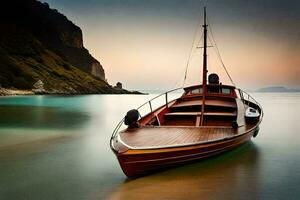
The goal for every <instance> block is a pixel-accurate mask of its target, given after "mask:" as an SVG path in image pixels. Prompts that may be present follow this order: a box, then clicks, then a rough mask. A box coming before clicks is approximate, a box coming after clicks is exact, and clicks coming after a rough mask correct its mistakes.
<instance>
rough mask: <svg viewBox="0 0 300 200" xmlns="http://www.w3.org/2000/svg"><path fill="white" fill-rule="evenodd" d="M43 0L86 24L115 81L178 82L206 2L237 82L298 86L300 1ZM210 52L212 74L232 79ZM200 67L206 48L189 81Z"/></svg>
mask: <svg viewBox="0 0 300 200" xmlns="http://www.w3.org/2000/svg"><path fill="white" fill-rule="evenodd" d="M46 2H48V3H49V4H50V7H51V8H55V9H57V10H58V11H60V12H61V13H63V14H65V15H66V16H67V17H68V18H69V19H70V20H71V21H73V22H74V23H75V24H76V25H78V26H79V27H81V29H82V31H83V37H84V38H83V39H84V45H85V47H86V48H87V49H88V50H89V51H90V53H91V54H92V55H93V56H94V57H95V58H96V59H98V60H99V61H100V62H101V64H102V65H103V67H104V69H105V72H106V77H107V80H108V82H109V83H110V84H113V85H114V84H115V83H116V82H117V81H120V82H122V83H123V85H124V87H125V88H128V89H137V90H145V89H171V88H173V87H175V86H181V85H182V80H183V76H184V70H185V67H186V63H187V59H188V56H189V52H190V49H191V46H192V42H193V38H194V33H195V30H196V29H197V26H198V24H199V22H200V23H202V20H203V18H202V10H203V6H204V5H206V6H207V12H208V19H209V22H210V24H211V28H212V30H213V35H214V38H215V40H216V42H217V44H218V47H219V50H220V52H221V55H222V58H223V61H224V63H225V65H226V66H227V68H228V70H229V72H230V74H231V76H232V78H233V80H234V81H235V83H236V85H237V86H238V87H241V88H245V89H256V88H259V87H265V86H278V85H282V86H286V87H291V88H296V87H300V1H298V0H285V1H281V0H251V1H250V0H243V1H241V0H207V1H200V0H85V1H79V0H46ZM200 28H201V27H200ZM201 31H202V30H201V29H200V31H199V32H198V34H197V37H196V41H199V39H200V37H201V34H202V32H201ZM208 55H209V56H208V57H209V58H208V70H209V72H217V73H219V74H220V76H221V80H222V82H223V83H229V80H228V78H227V77H226V75H225V73H224V70H223V69H222V67H221V63H220V62H219V61H218V60H217V57H216V54H215V52H214V50H213V48H209V51H208ZM201 66H202V49H195V51H194V55H193V56H192V59H191V62H190V66H189V69H188V75H187V79H188V80H187V81H186V84H185V85H186V86H187V85H191V84H194V83H200V82H201Z"/></svg>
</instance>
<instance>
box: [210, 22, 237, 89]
mask: <svg viewBox="0 0 300 200" xmlns="http://www.w3.org/2000/svg"><path fill="white" fill-rule="evenodd" d="M207 22H208V27H209V32H210V34H211V37H212V41H211V42H213V43H214V44H213V46H214V47H215V48H214V50H215V52H216V54H217V56H218V58H219V59H220V62H221V64H222V67H223V69H224V70H225V72H226V74H227V76H228V78H229V79H230V81H231V83H232V85H233V86H235V83H234V82H233V79H232V78H231V76H230V74H229V72H228V70H227V68H226V66H225V64H224V62H223V60H222V57H221V54H220V51H219V48H218V45H217V42H216V40H215V37H214V35H213V32H212V28H211V24H210V22H209V20H208V19H207Z"/></svg>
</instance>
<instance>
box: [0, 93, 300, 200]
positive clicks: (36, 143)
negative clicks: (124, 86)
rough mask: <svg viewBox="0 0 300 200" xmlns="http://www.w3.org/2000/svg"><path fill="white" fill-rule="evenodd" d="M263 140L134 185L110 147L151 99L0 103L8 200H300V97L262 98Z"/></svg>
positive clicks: (1, 169) (1, 188) (2, 177)
mask: <svg viewBox="0 0 300 200" xmlns="http://www.w3.org/2000/svg"><path fill="white" fill-rule="evenodd" d="M254 96H255V97H256V99H257V100H258V101H260V102H261V104H262V106H263V108H264V111H265V118H264V120H263V123H262V125H261V131H260V133H259V135H258V137H257V138H255V139H253V140H252V142H249V143H247V144H245V145H243V146H241V147H239V148H237V149H235V150H233V151H231V152H228V153H225V154H223V155H221V156H217V157H214V158H212V159H208V160H205V161H202V162H199V163H195V164H191V165H187V166H183V167H179V168H175V169H172V170H169V171H165V172H162V173H157V174H154V175H150V176H147V177H143V178H139V179H135V180H128V179H126V177H125V176H124V175H123V173H122V171H121V169H120V167H119V165H118V163H117V160H116V159H115V157H114V155H113V153H112V152H111V151H110V148H109V138H110V135H111V132H112V130H113V128H114V126H115V125H116V123H117V122H118V120H120V118H122V116H123V115H124V113H126V111H127V110H129V109H131V108H134V107H136V106H137V105H140V104H142V103H143V102H144V101H145V100H148V99H149V98H150V96H134V95H90V96H75V97H68V96H67V97H59V96H27V97H20V96H19V97H1V98H0V199H1V200H2V199H30V200H31V199H33V200H34V199H38V200H40V199H45V200H46V199H49V200H53V199H55V200H60V199H63V200H67V199H72V200H76V199H146V200H147V199H149V200H155V199H172V200H173V199H200V198H201V199H251V200H252V199H299V197H300V186H299V185H300V131H299V130H300V123H299V113H300V93H299V94H297V93H291V94H275V93H273V94H254Z"/></svg>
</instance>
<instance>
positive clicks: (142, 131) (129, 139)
mask: <svg viewBox="0 0 300 200" xmlns="http://www.w3.org/2000/svg"><path fill="white" fill-rule="evenodd" d="M250 128H251V127H250V126H243V127H240V128H237V129H234V128H231V127H170V126H168V127H163V126H145V127H143V128H134V129H126V130H123V131H121V132H120V133H119V135H120V139H121V140H122V141H123V142H124V143H125V144H127V145H128V146H130V147H133V148H147V147H148V148H150V147H166V146H179V145H186V144H191V143H199V142H208V141H214V140H219V139H224V138H227V137H231V136H234V135H237V134H241V133H244V132H245V131H246V130H247V129H250Z"/></svg>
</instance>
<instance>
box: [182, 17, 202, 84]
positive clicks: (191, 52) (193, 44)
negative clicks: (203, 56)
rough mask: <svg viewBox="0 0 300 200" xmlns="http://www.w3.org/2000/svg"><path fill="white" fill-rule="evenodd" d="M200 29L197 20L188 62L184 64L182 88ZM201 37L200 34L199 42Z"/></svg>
mask: <svg viewBox="0 0 300 200" xmlns="http://www.w3.org/2000/svg"><path fill="white" fill-rule="evenodd" d="M200 27H201V20H199V22H198V24H197V28H196V29H195V32H194V38H193V43H192V46H191V49H190V53H189V57H188V60H187V63H186V67H185V72H184V79H183V83H182V86H184V84H185V81H186V77H187V72H188V68H189V64H190V60H191V58H192V55H193V53H194V50H195V48H194V47H195V41H196V38H197V33H198V31H199V29H200ZM202 37H203V34H202V36H201V38H200V40H199V42H200V41H201V39H202ZM199 42H197V44H198V43H199ZM196 46H197V45H196Z"/></svg>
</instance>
